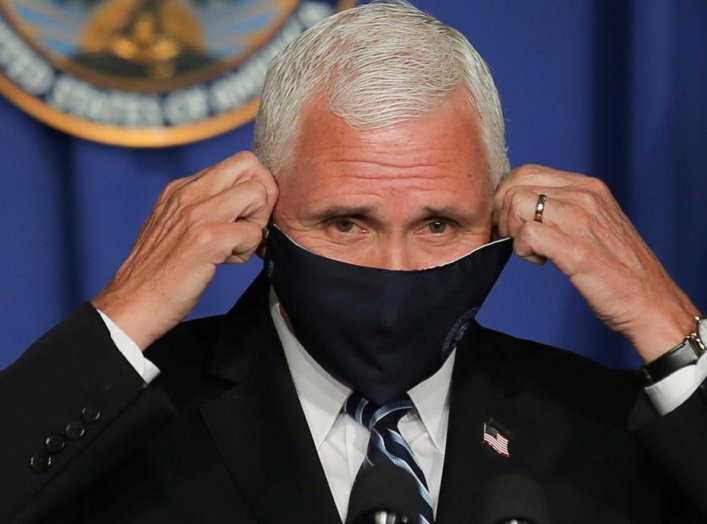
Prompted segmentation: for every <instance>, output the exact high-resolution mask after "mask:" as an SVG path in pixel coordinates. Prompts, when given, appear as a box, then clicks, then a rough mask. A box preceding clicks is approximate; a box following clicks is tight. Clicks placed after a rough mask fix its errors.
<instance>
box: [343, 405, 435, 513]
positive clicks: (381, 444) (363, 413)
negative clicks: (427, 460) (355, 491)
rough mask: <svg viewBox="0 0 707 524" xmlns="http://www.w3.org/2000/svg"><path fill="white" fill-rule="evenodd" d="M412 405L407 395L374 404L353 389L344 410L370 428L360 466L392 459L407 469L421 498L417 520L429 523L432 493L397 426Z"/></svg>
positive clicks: (397, 464) (386, 462) (382, 462)
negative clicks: (420, 510)
mask: <svg viewBox="0 0 707 524" xmlns="http://www.w3.org/2000/svg"><path fill="white" fill-rule="evenodd" d="M412 408H413V404H412V400H410V397H408V396H407V395H405V396H404V397H401V398H400V399H398V400H394V401H392V402H389V403H387V404H385V405H384V406H377V405H376V404H373V403H372V402H369V401H368V400H366V399H365V398H363V397H362V396H361V395H359V394H358V393H356V392H354V393H351V395H350V396H349V398H348V399H346V402H345V403H344V411H345V412H346V413H348V414H349V415H350V416H351V417H353V418H354V420H356V422H358V423H359V424H361V425H362V426H365V427H367V428H368V429H369V430H370V432H371V437H370V439H369V441H368V450H367V451H366V459H365V460H364V461H363V464H362V465H361V469H365V468H369V467H371V466H377V465H380V464H391V463H392V464H393V465H395V466H397V467H399V468H402V469H403V470H405V471H407V472H408V473H410V474H411V475H412V476H413V477H414V478H415V481H416V482H417V489H418V491H419V493H420V497H421V498H422V501H423V504H422V506H423V508H424V509H423V511H422V514H421V515H420V524H432V523H433V522H434V515H433V511H432V497H430V492H429V490H428V489H427V482H426V481H425V475H424V473H423V472H422V469H420V466H419V465H418V463H417V461H416V460H415V456H414V455H413V453H412V449H410V445H409V444H408V443H407V442H406V441H405V439H404V438H403V436H402V435H401V434H400V431H399V430H398V422H400V419H401V418H402V417H403V416H404V415H405V414H406V413H407V412H408V411H410V410H411V409H412Z"/></svg>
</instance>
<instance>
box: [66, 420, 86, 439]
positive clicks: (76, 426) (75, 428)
mask: <svg viewBox="0 0 707 524" xmlns="http://www.w3.org/2000/svg"><path fill="white" fill-rule="evenodd" d="M65 432H66V438H68V439H69V440H78V439H80V438H81V437H83V436H84V434H85V433H86V426H84V425H83V424H82V423H81V422H79V421H78V420H72V421H71V422H69V423H68V424H67V425H66V430H65Z"/></svg>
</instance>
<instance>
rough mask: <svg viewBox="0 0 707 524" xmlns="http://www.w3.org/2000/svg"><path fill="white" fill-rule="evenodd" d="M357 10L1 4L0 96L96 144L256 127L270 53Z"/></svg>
mask: <svg viewBox="0 0 707 524" xmlns="http://www.w3.org/2000/svg"><path fill="white" fill-rule="evenodd" d="M355 3H356V2H355V0H354V1H338V2H334V1H332V2H322V1H297V0H261V1H257V0H0V92H2V93H3V94H4V95H5V96H6V97H7V98H8V99H10V100H11V101H12V102H13V103H14V104H16V105H17V106H19V107H20V108H21V109H23V110H24V111H26V112H27V113H29V114H31V115H32V116H34V117H36V118H38V119H39V120H41V121H43V122H45V123H47V124H49V125H51V126H54V127H55V128H58V129H61V130H62V131H65V132H67V133H71V134H73V135H76V136H79V137H82V138H86V139H89V140H94V141H98V142H104V143H109V144H116V145H123V146H133V147H159V146H170V145H177V144H185V143H189V142H194V141H197V140H201V139H204V138H208V137H210V136H214V135H216V134H219V133H223V132H225V131H228V130H230V129H233V128H234V127H237V126H239V125H241V124H243V123H245V122H247V121H249V120H250V119H252V118H253V116H254V115H255V112H256V111H257V105H258V96H259V93H260V88H261V86H262V83H263V79H264V77H265V72H266V70H267V67H268V64H269V62H270V60H271V59H272V58H273V56H275V54H277V53H278V52H279V51H280V50H281V49H282V48H283V47H284V46H285V45H287V44H288V43H289V42H290V41H292V40H293V39H294V38H296V37H297V36H298V35H299V34H300V33H302V32H303V31H305V30H306V29H308V28H309V27H311V26H312V25H314V24H316V23H317V22H319V21H320V20H322V19H324V18H326V17H327V16H329V15H330V14H332V13H333V12H335V11H337V10H341V9H345V8H348V7H351V6H352V5H354V4H355Z"/></svg>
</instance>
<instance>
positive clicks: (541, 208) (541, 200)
mask: <svg viewBox="0 0 707 524" xmlns="http://www.w3.org/2000/svg"><path fill="white" fill-rule="evenodd" d="M545 200H547V195H543V194H542V193H540V194H539V195H538V203H537V204H536V205H535V221H536V222H540V223H542V221H543V213H544V212H545Z"/></svg>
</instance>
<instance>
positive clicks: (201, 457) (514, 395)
mask: <svg viewBox="0 0 707 524" xmlns="http://www.w3.org/2000/svg"><path fill="white" fill-rule="evenodd" d="M148 357H149V358H151V359H152V360H153V361H154V362H155V363H156V364H157V365H158V366H159V367H160V368H161V370H162V373H161V375H160V376H159V377H158V378H157V379H156V380H155V381H154V382H153V384H151V385H150V386H145V385H144V384H142V381H141V380H140V379H139V378H138V377H137V374H136V373H135V372H134V370H133V369H132V368H131V367H130V366H129V364H127V362H126V361H125V359H124V358H123V357H122V355H120V353H119V352H118V351H117V349H116V348H115V347H114V346H113V344H112V342H111V340H110V336H109V335H108V333H107V330H106V329H105V327H104V326H103V324H102V321H101V320H100V318H99V317H98V315H97V313H96V312H95V311H94V310H93V309H92V308H91V307H90V306H88V305H87V306H85V307H83V308H81V309H79V310H78V311H77V312H76V313H74V314H73V315H72V316H71V317H70V318H68V319H67V320H66V321H64V322H63V323H62V324H60V325H59V326H58V327H57V328H55V329H54V330H53V331H52V332H50V333H49V334H47V335H46V336H45V337H43V338H42V339H40V340H39V341H38V342H37V343H35V344H34V345H33V346H32V347H31V348H30V349H29V350H28V351H27V352H26V353H25V354H24V355H23V356H22V357H21V358H20V360H19V361H18V362H17V363H16V364H15V365H13V366H12V367H11V368H9V369H8V370H6V371H5V372H3V374H2V375H0V416H1V417H2V419H1V420H3V421H4V428H5V429H4V430H3V431H2V432H1V433H2V434H1V436H0V444H1V446H0V458H1V459H2V464H3V466H2V471H1V472H0V483H1V484H0V488H1V492H0V497H1V500H2V501H1V503H0V522H13V523H23V522H37V521H40V522H41V521H44V522H52V523H61V522H82V523H83V522H86V523H112V522H121V523H122V522H130V523H142V522H146V523H147V522H150V523H156V522H157V523H159V522H170V523H181V522H184V523H187V522H188V523H195V522H198V523H201V522H204V523H221V522H224V523H226V522H228V523H231V524H232V523H255V522H260V523H271V522H289V523H300V522H301V523H305V522H307V523H313V522H317V523H335V522H337V521H339V517H338V514H337V511H336V508H335V505H334V501H333V498H332V496H331V493H330V491H329V488H328V484H327V481H326V478H325V476H324V473H323V470H322V468H321V465H320V462H319V460H318V456H317V452H316V450H315V448H314V444H313V442H312V438H311V435H310V432H309V429H308V427H307V423H306V420H305V418H304V414H303V412H302V409H301V406H300V404H299V401H298V398H297V395H296V393H295V390H294V386H293V383H292V379H291V377H290V374H289V370H288V368H287V364H286V361H285V359H284V355H283V353H282V348H281V346H280V343H279V340H278V337H277V334H276V332H275V329H274V326H273V324H272V320H271V318H270V313H269V308H268V282H267V280H266V279H265V278H264V277H263V276H261V277H259V278H258V279H257V280H256V282H255V283H254V284H253V285H252V286H251V288H250V289H249V290H248V291H247V292H246V294H245V295H244V296H243V297H242V299H241V300H240V301H239V303H238V304H237V305H236V306H235V307H234V309H233V310H232V311H230V312H229V313H228V314H227V315H224V316H222V317H213V318H207V319H201V320H197V321H192V322H186V323H184V324H182V325H180V326H178V327H177V328H175V329H174V330H173V331H172V332H170V333H169V334H168V335H166V336H165V337H164V338H163V339H161V340H160V341H158V342H157V343H156V344H155V345H154V346H153V347H152V348H150V350H149V353H148ZM643 397H644V395H643V393H642V392H641V391H640V384H639V382H638V378H637V376H636V375H635V374H632V373H627V372H618V371H609V370H606V369H604V368H602V367H600V366H599V365H597V364H594V363H592V362H590V361H587V360H585V359H583V358H581V357H578V356H576V355H573V354H570V353H566V352H563V351H560V350H557V349H554V348H549V347H546V346H543V345H540V344H536V343H533V342H528V341H522V340H518V339H514V338H512V337H509V336H506V335H503V334H500V333H497V332H494V331H490V330H487V329H484V328H482V327H480V326H478V325H475V326H474V327H473V328H472V329H470V330H469V331H468V333H467V335H466V336H465V338H464V340H463V341H462V343H461V344H460V346H459V348H458V351H457V360H456V363H455V369H454V374H453V379H452V385H451V398H450V424H449V432H448V438H447V447H446V456H445V464H444V472H443V479H442V488H441V493H440V501H439V508H438V515H437V522H438V523H440V524H445V523H462V522H475V516H476V515H478V509H479V504H480V502H479V492H480V490H481V489H482V488H483V486H484V485H485V484H486V483H487V482H488V481H489V480H490V479H492V478H494V476H495V475H499V474H501V473H504V472H518V471H520V472H524V473H527V474H530V475H532V476H533V477H535V478H537V479H538V480H539V481H540V482H541V483H542V484H543V486H544V489H545V491H546V494H547V497H548V501H549V506H550V510H551V512H552V515H553V518H554V520H553V521H554V522H555V523H558V522H559V523H564V522H572V523H583V522H586V523H619V522H621V523H624V522H635V523H641V524H644V523H653V522H655V523H658V522H703V521H707V519H705V518H704V516H699V515H700V513H699V509H701V511H702V512H703V513H702V515H704V514H707V502H705V500H704V498H703V497H702V496H701V492H702V490H704V489H705V488H706V487H707V473H705V472H706V471H707V467H706V466H707V458H706V457H705V454H704V453H702V452H701V449H702V447H703V446H704V444H703V443H704V442H705V436H707V416H706V414H707V410H706V409H705V405H704V401H705V400H704V398H705V397H704V393H703V391H702V390H700V391H698V392H697V393H696V394H695V395H693V397H692V398H691V399H690V400H688V401H687V402H686V403H685V404H684V405H683V406H681V407H680V408H679V409H678V410H676V411H675V412H673V413H672V414H670V415H668V416H666V417H657V416H656V415H655V414H654V413H653V412H652V409H651V407H650V406H649V405H648V403H647V401H646V399H645V398H643ZM637 399H638V400H637ZM84 407H93V408H97V409H98V410H99V411H100V414H101V415H100V418H99V419H98V420H97V421H92V420H91V417H85V416H84V417H83V418H84V419H85V420H82V409H83V408H84ZM632 411H633V415H630V414H631V412H632ZM84 415H85V413H84ZM630 416H632V417H633V424H634V425H635V426H636V427H637V428H636V430H635V431H634V432H633V433H631V432H629V431H628V429H627V424H628V419H629V417H630ZM491 418H492V419H494V421H495V423H496V424H499V425H501V426H502V427H503V429H504V431H505V432H506V433H507V434H508V436H509V438H510V444H509V451H510V457H504V456H502V455H500V454H498V453H496V452H495V451H493V450H492V449H491V448H490V447H489V446H487V445H485V444H483V443H482V428H483V423H484V422H486V421H488V420H489V419H491ZM69 422H73V423H74V424H73V426H72V427H73V429H74V430H76V428H77V424H78V427H79V428H81V427H83V432H81V431H73V432H71V431H69V434H71V435H72V436H73V437H74V440H70V439H68V438H67V437H66V435H67V428H66V426H67V424H68V423H69ZM79 433H81V435H80V436H78V434H79ZM50 435H55V436H61V437H62V438H64V439H65V440H66V444H65V446H64V448H63V449H62V450H61V451H58V452H56V450H55V453H54V454H53V455H48V454H46V455H43V451H42V450H43V448H44V447H45V446H46V445H45V443H44V441H45V439H46V437H48V436H50ZM637 436H638V437H639V438H637ZM639 439H640V440H639ZM55 440H56V439H55ZM47 456H50V457H51V464H50V465H48V466H46V461H45V460H42V459H44V458H46V457H47ZM31 457H34V464H35V469H39V470H45V471H42V472H36V471H34V470H33V469H32V468H31V467H30V461H31ZM43 466H46V467H43ZM693 501H694V502H693Z"/></svg>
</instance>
